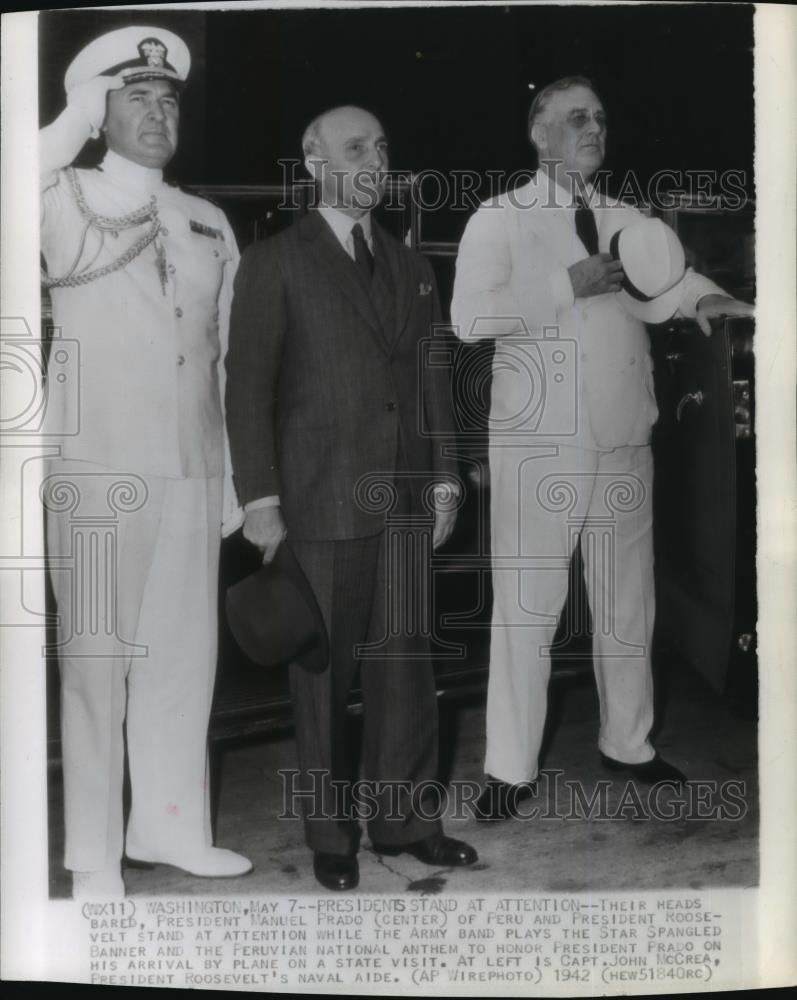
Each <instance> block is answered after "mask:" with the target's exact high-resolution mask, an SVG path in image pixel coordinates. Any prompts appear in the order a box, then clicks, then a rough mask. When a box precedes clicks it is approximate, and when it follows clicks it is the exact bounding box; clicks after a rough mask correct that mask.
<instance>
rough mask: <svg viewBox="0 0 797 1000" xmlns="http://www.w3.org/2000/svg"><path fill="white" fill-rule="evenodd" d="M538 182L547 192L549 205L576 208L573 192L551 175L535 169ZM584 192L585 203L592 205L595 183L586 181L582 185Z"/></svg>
mask: <svg viewBox="0 0 797 1000" xmlns="http://www.w3.org/2000/svg"><path fill="white" fill-rule="evenodd" d="M537 177H538V183H539V184H540V185H541V186H542V187H543V189H544V190H545V191H546V192H547V203H548V204H551V205H556V206H557V208H572V209H575V208H576V200H575V193H572V194H571V192H570V191H568V190H567V188H564V187H562V185H561V184H557V182H556V181H555V180H554V179H553V177H552V176H551V175H550V174H549V173H547V172H546V171H544V170H538V171H537ZM583 190H584V194H585V196H586V200H587V204H588V205H590V206H592V205H593V195H594V194H595V185H594V184H593V183H592V182H590V181H588V182H587V183H586V184H585V185H584V188H583Z"/></svg>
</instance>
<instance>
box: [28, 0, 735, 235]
mask: <svg viewBox="0 0 797 1000" xmlns="http://www.w3.org/2000/svg"><path fill="white" fill-rule="evenodd" d="M752 17H753V8H752V6H746V5H725V4H702V5H695V6H670V5H666V4H655V5H650V6H632V5H621V6H617V7H609V8H606V7H592V8H590V7H547V6H528V7H503V6H496V7H479V6H477V5H475V4H473V5H467V6H465V7H462V8H445V9H443V8H426V9H408V8H404V9H402V8H398V7H396V8H388V9H378V10H328V9H327V10H312V11H311V10H298V9H297V10H283V11H262V10H261V11H211V12H199V11H196V12H193V11H183V10H169V9H168V8H163V9H162V10H159V11H126V10H125V9H124V8H119V9H118V10H116V11H108V10H105V11H96V10H94V11H92V10H85V9H84V10H80V11H50V12H47V13H43V14H42V15H41V21H40V29H41V30H40V78H41V87H40V112H41V119H42V123H43V124H44V123H46V122H49V121H51V120H52V119H53V118H54V117H55V116H56V115H57V114H58V113H59V112H60V110H61V109H62V107H63V104H64V91H63V77H64V72H65V70H66V67H67V66H68V64H69V62H70V61H71V60H72V58H73V57H74V56H75V54H76V53H77V52H78V51H79V50H80V48H81V47H82V46H83V45H84V44H86V43H87V42H88V41H90V40H91V39H92V38H93V37H95V36H96V35H97V34H99V33H101V32H103V31H107V30H110V29H112V28H115V27H122V26H124V25H127V24H131V23H140V24H152V25H154V26H163V27H167V28H170V29H172V30H173V31H175V32H177V33H178V34H180V35H181V36H182V37H183V38H184V39H185V40H186V41H187V43H188V44H189V47H190V49H191V54H192V59H193V67H192V72H191V76H190V78H189V84H190V86H189V89H188V92H187V94H186V97H185V100H184V104H183V118H182V125H181V139H180V149H179V150H178V153H177V156H176V157H175V160H174V161H173V162H172V164H171V166H170V174H171V176H172V177H173V178H175V179H179V181H180V182H181V183H184V184H262V183H279V182H280V181H282V180H283V175H282V171H281V168H280V167H279V165H278V160H279V159H280V158H294V159H297V158H299V156H300V153H299V148H300V139H301V134H302V131H303V129H304V127H305V126H306V124H307V123H308V122H309V121H310V119H311V118H313V117H314V116H315V115H316V114H317V113H319V112H320V111H322V110H324V109H326V108H328V107H331V106H334V105H336V104H340V103H355V104H361V105H364V106H365V107H367V108H369V109H371V110H373V111H374V112H375V113H376V114H377V115H378V116H379V117H380V118H381V120H382V121H383V123H384V125H385V127H386V130H387V133H388V137H389V139H390V142H391V166H392V167H394V168H396V169H402V170H413V171H416V172H417V171H420V170H425V169H431V168H434V169H437V170H442V171H446V172H448V171H451V170H462V169H468V170H475V171H479V172H484V171H486V170H488V169H493V170H498V169H500V170H505V171H507V172H512V171H514V170H518V169H523V168H529V167H533V166H534V156H533V152H532V150H531V148H530V147H529V145H528V142H527V139H526V114H527V110H528V105H529V103H530V98H531V97H532V96H533V91H532V90H530V89H529V83H534V84H535V85H536V86H537V88H539V87H541V86H543V85H544V84H545V83H548V82H550V81H551V80H553V79H556V78H558V77H560V76H563V75H567V74H571V73H579V74H585V75H587V76H589V77H590V78H591V79H592V80H593V83H594V85H595V87H596V90H597V92H598V93H599V94H600V96H601V98H602V100H603V103H604V105H605V107H606V109H607V112H608V116H609V146H608V156H607V161H606V164H605V166H606V167H607V168H609V169H610V170H612V171H613V172H614V173H615V176H616V177H620V178H621V177H622V176H623V175H624V174H625V173H626V172H627V171H630V170H633V171H634V172H635V173H636V175H637V177H638V178H639V179H640V181H641V182H642V184H643V185H644V184H646V183H647V180H648V179H649V178H650V176H651V175H652V174H653V173H654V172H655V171H656V170H659V169H662V168H668V169H672V170H687V169H691V170H694V169H700V170H714V171H717V172H718V173H719V172H722V171H724V170H729V169H733V170H739V171H744V172H745V173H746V175H747V179H748V181H747V187H748V194H750V195H752V193H753V191H752V160H753V50H752V45H753V28H752ZM99 145H100V144H99V143H90V144H89V147H91V146H94V147H99ZM92 154H93V155H94V158H95V160H96V158H97V149H95V150H93V151H92V150H91V149H90V148H89V149H87V151H86V154H84V161H85V160H86V158H87V157H88V158H91V156H92ZM299 173H300V174H301V173H302V172H301V171H299ZM462 225H464V218H463V220H462Z"/></svg>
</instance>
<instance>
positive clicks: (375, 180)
mask: <svg viewBox="0 0 797 1000" xmlns="http://www.w3.org/2000/svg"><path fill="white" fill-rule="evenodd" d="M302 151H303V153H304V156H305V165H306V167H307V169H308V171H309V172H310V173H311V174H312V175H313V177H314V178H315V180H316V182H317V183H318V184H319V185H320V187H321V195H322V200H323V202H324V203H325V204H327V205H331V206H332V207H333V208H338V209H340V210H341V211H344V212H346V213H347V214H351V215H355V216H360V215H363V214H364V213H365V212H367V211H369V210H370V209H372V208H374V207H376V205H377V204H378V203H379V199H380V198H381V197H382V193H383V191H384V186H385V181H386V173H387V169H388V156H387V139H386V138H385V134H384V130H383V128H382V126H381V124H380V122H379V120H378V119H377V118H376V117H375V116H374V115H372V114H371V112H370V111H366V110H365V109H364V108H357V107H353V106H349V105H346V106H344V107H340V108H332V109H330V110H329V111H325V112H324V113H323V114H321V115H319V116H318V117H317V118H314V119H313V121H312V122H310V124H309V125H308V126H307V128H306V129H305V130H304V135H303V136H302Z"/></svg>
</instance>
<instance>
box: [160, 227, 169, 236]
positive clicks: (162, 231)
mask: <svg viewBox="0 0 797 1000" xmlns="http://www.w3.org/2000/svg"><path fill="white" fill-rule="evenodd" d="M161 233H162V234H163V235H164V236H168V235H169V230H168V229H161Z"/></svg>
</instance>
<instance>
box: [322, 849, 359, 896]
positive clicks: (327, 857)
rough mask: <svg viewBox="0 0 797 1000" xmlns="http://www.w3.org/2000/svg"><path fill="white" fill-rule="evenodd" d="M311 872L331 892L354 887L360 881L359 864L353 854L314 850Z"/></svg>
mask: <svg viewBox="0 0 797 1000" xmlns="http://www.w3.org/2000/svg"><path fill="white" fill-rule="evenodd" d="M313 874H314V875H315V877H316V879H317V880H318V881H319V882H320V883H321V885H323V887H324V888H325V889H331V890H332V891H333V892H344V891H345V890H346V889H356V888H357V886H358V884H359V882H360V866H359V865H358V864H357V858H356V857H355V856H354V855H353V854H324V853H323V852H321V851H319V852H316V853H315V854H314V855H313Z"/></svg>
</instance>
